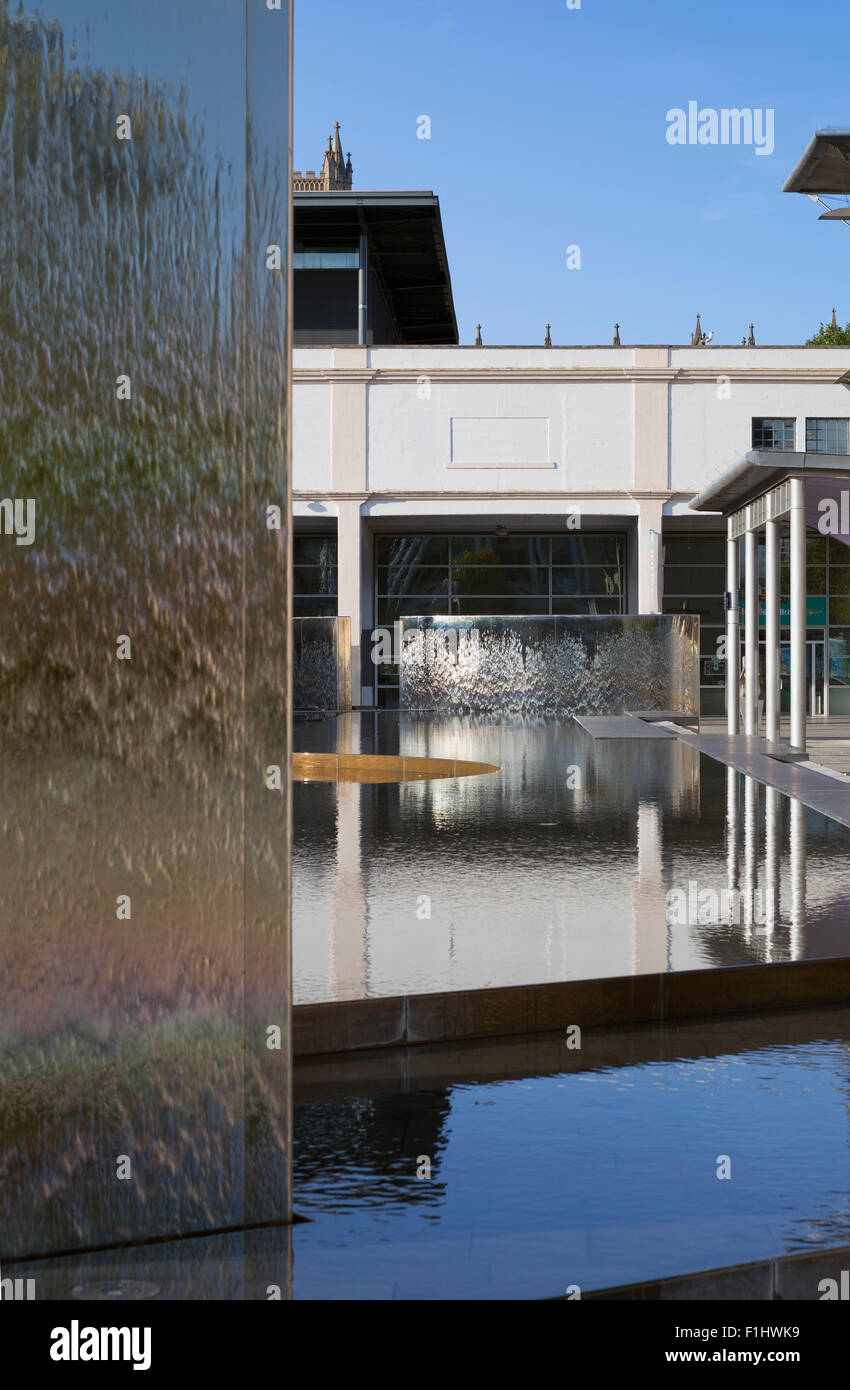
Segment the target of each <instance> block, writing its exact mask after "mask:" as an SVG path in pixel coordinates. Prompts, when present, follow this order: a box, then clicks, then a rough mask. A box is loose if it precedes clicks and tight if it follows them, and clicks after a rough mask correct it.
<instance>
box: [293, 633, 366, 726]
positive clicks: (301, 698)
mask: <svg viewBox="0 0 850 1390" xmlns="http://www.w3.org/2000/svg"><path fill="white" fill-rule="evenodd" d="M292 704H293V708H294V709H298V710H310V709H322V710H344V709H350V708H351V619H350V618H346V617H341V618H293V620H292Z"/></svg>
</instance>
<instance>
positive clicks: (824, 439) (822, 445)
mask: <svg viewBox="0 0 850 1390" xmlns="http://www.w3.org/2000/svg"><path fill="white" fill-rule="evenodd" d="M806 452H807V453H810V454H846V453H847V421H846V420H836V419H832V420H827V419H814V420H807V421H806Z"/></svg>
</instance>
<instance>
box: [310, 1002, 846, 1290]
mask: <svg viewBox="0 0 850 1390" xmlns="http://www.w3.org/2000/svg"><path fill="white" fill-rule="evenodd" d="M528 1043H529V1040H524V1039H511V1040H500V1041H499V1043H498V1044H494V1043H489V1044H484V1045H481V1044H470V1045H467V1046H466V1047H465V1048H463V1049H458V1048H454V1049H449V1048H444V1049H434V1050H430V1049H422V1053H426V1054H427V1053H429V1052H430V1053H431V1055H430V1058H429V1057H428V1056H426V1055H420V1056H416V1057H414V1055H413V1054H412V1053H411V1052H410V1051H408V1052H407V1053H405V1054H398V1057H397V1060H396V1063H395V1065H396V1067H397V1074H396V1076H395V1078H394V1079H393V1077H392V1076H391V1074H390V1067H391V1066H392V1063H387V1065H386V1067H385V1069H384V1071H383V1072H382V1073H381V1074H380V1075H376V1074H375V1073H373V1074H372V1077H371V1079H370V1080H365V1079H363V1077H362V1076H358V1075H357V1074H356V1070H355V1063H354V1061H353V1059H352V1062H351V1063H350V1064H349V1067H348V1069H345V1068H342V1069H341V1068H340V1066H339V1063H338V1059H335V1062H334V1064H333V1066H331V1065H330V1064H325V1065H324V1067H322V1066H316V1067H309V1066H308V1067H299V1066H296V1110H295V1168H294V1190H295V1194H296V1196H295V1209H296V1211H297V1212H298V1213H299V1214H300V1215H301V1216H306V1217H308V1218H310V1224H305V1225H300V1226H297V1227H296V1228H295V1230H294V1233H293V1245H294V1253H295V1266H294V1276H295V1277H294V1289H295V1296H296V1297H297V1298H444V1299H453V1298H514V1297H515V1298H546V1297H556V1296H559V1295H561V1296H563V1295H564V1293H565V1290H566V1288H567V1286H568V1285H571V1284H578V1285H579V1286H580V1287H581V1289H582V1290H583V1291H588V1290H592V1289H598V1288H604V1287H611V1286H614V1285H618V1284H621V1283H629V1282H635V1281H638V1280H643V1279H656V1278H665V1277H670V1276H672V1275H675V1274H683V1273H686V1272H690V1271H694V1270H698V1269H701V1270H706V1269H716V1268H719V1267H722V1266H724V1265H731V1264H735V1263H739V1262H747V1261H751V1260H758V1259H773V1258H776V1257H778V1256H780V1255H782V1254H788V1253H798V1252H802V1251H814V1250H823V1251H825V1250H827V1249H829V1248H830V1247H833V1246H837V1245H842V1244H846V1243H847V1242H848V1241H850V1192H848V1171H850V1124H848V1118H847V1113H848V1100H850V1011H848V1010H847V1009H846V1008H845V1009H843V1010H831V1011H828V1012H827V1011H821V1012H820V1013H818V1014H815V1013H814V1012H812V1013H806V1012H801V1013H799V1014H786V1015H776V1016H774V1018H773V1020H771V1019H770V1018H765V1017H754V1018H747V1019H744V1020H738V1019H736V1020H731V1021H730V1020H722V1021H713V1022H711V1023H709V1024H706V1023H704V1022H693V1023H688V1024H686V1025H679V1026H677V1027H672V1028H669V1027H668V1028H658V1027H644V1028H642V1029H611V1030H607V1029H600V1030H592V1031H590V1032H586V1033H585V1035H584V1038H583V1042H582V1050H581V1052H580V1053H577V1052H570V1051H568V1050H567V1048H566V1046H565V1041H564V1038H563V1036H557V1037H553V1036H551V1035H547V1036H546V1037H540V1038H538V1040H537V1041H536V1044H535V1045H534V1047H533V1048H532V1047H531V1046H529V1045H528ZM402 1057H403V1059H404V1065H403V1066H402V1062H401V1059H402ZM357 1065H358V1066H359V1067H360V1068H361V1070H362V1067H363V1062H362V1057H361V1059H359V1061H358V1063H357ZM408 1067H409V1068H410V1070H408ZM500 1073H501V1076H500ZM299 1077H300V1078H301V1080H300V1082H299ZM497 1077H498V1078H499V1079H494V1078H497ZM724 1156H725V1158H726V1159H727V1160H728V1164H727V1169H728V1172H729V1176H728V1178H726V1177H718V1173H719V1172H722V1171H726V1169H724V1168H723V1167H722V1165H721V1164H720V1162H719V1160H720V1159H721V1158H722V1157H724ZM424 1158H427V1159H428V1160H429V1163H430V1176H425V1177H418V1176H417V1173H425V1172H428V1169H427V1168H426V1167H425V1165H423V1162H422V1160H423V1159H424ZM811 1296H812V1297H813V1298H816V1297H817V1291H816V1286H813V1289H812V1293H811Z"/></svg>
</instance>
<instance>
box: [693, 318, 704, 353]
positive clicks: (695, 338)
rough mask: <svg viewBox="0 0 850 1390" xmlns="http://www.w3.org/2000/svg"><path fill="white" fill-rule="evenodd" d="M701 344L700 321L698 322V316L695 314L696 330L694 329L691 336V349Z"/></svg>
mask: <svg viewBox="0 0 850 1390" xmlns="http://www.w3.org/2000/svg"><path fill="white" fill-rule="evenodd" d="M701 342H702V325H701V324H700V321H699V314H697V326H696V328H695V329H694V331H693V333H692V334H691V347H699V346H700V344H701Z"/></svg>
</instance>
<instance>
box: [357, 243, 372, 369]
mask: <svg viewBox="0 0 850 1390" xmlns="http://www.w3.org/2000/svg"><path fill="white" fill-rule="evenodd" d="M358 263H359V269H358V271H357V342H358V344H359V345H360V346H363V347H365V345H366V344H367V343H368V341H369V338H368V333H369V242H368V240H367V239H366V237H365V236H361V238H360V255H359V257H358Z"/></svg>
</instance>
